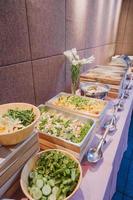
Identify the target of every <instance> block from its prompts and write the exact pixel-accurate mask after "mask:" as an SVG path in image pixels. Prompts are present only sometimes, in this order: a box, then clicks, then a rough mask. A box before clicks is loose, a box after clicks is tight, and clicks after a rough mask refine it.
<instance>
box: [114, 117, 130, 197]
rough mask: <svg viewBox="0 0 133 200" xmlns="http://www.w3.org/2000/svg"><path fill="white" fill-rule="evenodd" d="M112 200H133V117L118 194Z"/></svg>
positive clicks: (120, 171)
mask: <svg viewBox="0 0 133 200" xmlns="http://www.w3.org/2000/svg"><path fill="white" fill-rule="evenodd" d="M112 200H133V115H132V120H131V124H130V129H129V136H128V148H127V150H126V152H125V153H124V156H123V159H122V162H121V166H120V170H119V172H118V176H117V186H116V193H115V194H114V196H113V198H112Z"/></svg>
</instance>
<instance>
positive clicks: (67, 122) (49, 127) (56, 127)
mask: <svg viewBox="0 0 133 200" xmlns="http://www.w3.org/2000/svg"><path fill="white" fill-rule="evenodd" d="M41 113H42V114H41V118H40V121H39V123H38V125H37V129H39V130H40V131H41V132H44V133H47V134H49V135H53V136H56V137H61V138H63V139H65V140H69V141H71V142H74V143H80V142H81V141H82V140H83V139H84V137H85V136H86V134H87V133H88V131H89V130H90V128H91V127H92V124H93V122H92V121H91V120H88V121H87V122H81V121H80V120H78V119H75V120H73V119H72V118H68V117H66V116H64V115H63V114H61V113H57V112H56V111H54V110H47V109H45V108H42V109H41Z"/></svg>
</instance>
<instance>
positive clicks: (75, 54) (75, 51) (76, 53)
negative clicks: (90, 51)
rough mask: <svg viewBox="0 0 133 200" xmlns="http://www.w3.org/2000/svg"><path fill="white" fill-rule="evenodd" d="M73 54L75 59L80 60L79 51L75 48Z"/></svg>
mask: <svg viewBox="0 0 133 200" xmlns="http://www.w3.org/2000/svg"><path fill="white" fill-rule="evenodd" d="M71 52H72V55H73V57H74V59H76V60H79V55H78V52H77V49H76V48H74V49H72V50H71Z"/></svg>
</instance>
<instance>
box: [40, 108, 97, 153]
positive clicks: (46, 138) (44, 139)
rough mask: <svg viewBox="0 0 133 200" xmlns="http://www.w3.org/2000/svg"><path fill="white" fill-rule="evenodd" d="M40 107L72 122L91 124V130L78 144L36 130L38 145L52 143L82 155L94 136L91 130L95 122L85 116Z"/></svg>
mask: <svg viewBox="0 0 133 200" xmlns="http://www.w3.org/2000/svg"><path fill="white" fill-rule="evenodd" d="M41 107H45V108H47V109H48V111H49V110H50V111H53V112H56V113H61V114H62V115H63V116H64V117H67V118H68V119H72V120H75V119H77V120H79V121H81V122H83V123H85V124H86V123H87V122H89V121H90V122H92V126H91V128H90V129H89V131H88V133H87V134H86V136H85V137H84V139H83V140H82V141H81V142H80V143H74V142H71V141H69V140H66V139H64V138H61V137H57V136H53V135H50V134H48V133H45V132H42V131H40V130H39V129H37V132H39V140H40V143H43V145H47V144H48V142H50V144H51V143H53V144H54V145H59V146H62V147H64V148H66V149H70V150H72V151H74V152H77V153H82V152H83V151H84V149H85V147H86V146H87V145H88V144H89V140H92V137H93V136H94V131H93V129H94V128H95V127H96V120H95V119H92V118H88V117H86V116H80V115H77V114H74V113H73V114H72V113H68V112H66V111H60V110H57V109H55V108H51V107H49V106H46V105H41ZM50 147H51V146H50ZM56 148H58V146H56Z"/></svg>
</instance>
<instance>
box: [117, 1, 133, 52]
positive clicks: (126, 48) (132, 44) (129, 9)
mask: <svg viewBox="0 0 133 200" xmlns="http://www.w3.org/2000/svg"><path fill="white" fill-rule="evenodd" d="M116 54H128V55H133V0H123V5H122V9H121V15H120V23H119V31H118V36H117V45H116Z"/></svg>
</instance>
